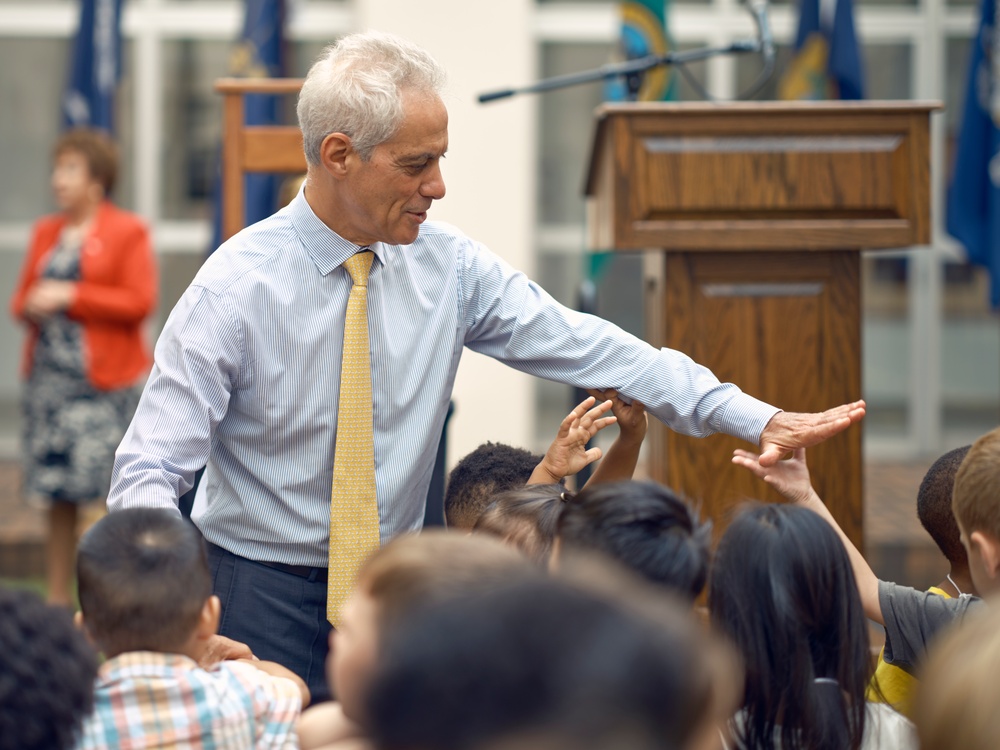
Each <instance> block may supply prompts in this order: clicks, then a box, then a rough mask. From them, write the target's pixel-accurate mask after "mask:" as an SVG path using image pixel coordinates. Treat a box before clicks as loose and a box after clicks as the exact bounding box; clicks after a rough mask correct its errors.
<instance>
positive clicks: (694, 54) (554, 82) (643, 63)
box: [478, 39, 761, 104]
mask: <svg viewBox="0 0 1000 750" xmlns="http://www.w3.org/2000/svg"><path fill="white" fill-rule="evenodd" d="M760 51H761V43H760V42H758V41H756V40H749V39H744V40H739V41H735V42H732V43H731V44H727V45H725V46H722V47H699V48H697V49H691V50H686V51H683V52H667V53H666V54H663V55H646V56H645V57H637V58H635V59H634V60H626V61H624V62H620V63H609V64H607V65H602V66H601V67H599V68H596V69H594V70H585V71H583V72H580V73H569V74H567V75H561V76H553V77H552V78H543V79H542V80H540V81H537V82H535V83H533V84H531V85H530V86H522V87H520V88H509V89H500V90H498V91H488V92H486V93H485V94H480V95H479V97H478V99H479V103H480V104H485V103H487V102H493V101H496V100H497V99H506V98H507V97H508V96H514V95H516V94H537V93H541V92H543V91H552V90H553V89H561V88H566V87H567V86H576V85H578V84H581V83H592V82H594V81H608V80H612V79H614V78H618V77H620V76H621V77H624V78H625V81H626V88H627V89H628V92H629V95H630V96H631V98H632V99H635V98H636V97H637V96H638V93H639V87H640V85H641V83H642V75H643V74H644V73H645V72H646V71H648V70H652V69H653V68H656V67H658V66H660V65H683V64H685V63H690V62H697V61H698V60H705V59H707V58H709V57H715V56H716V55H732V54H742V53H747V52H760Z"/></svg>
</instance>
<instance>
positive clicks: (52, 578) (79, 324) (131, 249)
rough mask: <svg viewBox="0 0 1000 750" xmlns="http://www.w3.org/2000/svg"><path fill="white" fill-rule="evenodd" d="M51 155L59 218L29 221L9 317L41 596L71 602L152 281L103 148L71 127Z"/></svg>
mask: <svg viewBox="0 0 1000 750" xmlns="http://www.w3.org/2000/svg"><path fill="white" fill-rule="evenodd" d="M53 154H54V162H55V165H54V169H53V172H52V190H53V193H54V195H55V200H56V203H57V205H58V206H59V209H60V211H59V213H57V214H53V215H51V216H46V217H44V218H42V219H41V220H39V221H38V223H37V224H36V225H35V228H34V232H33V235H32V240H31V247H30V249H29V251H28V256H27V258H26V260H25V263H24V268H23V269H22V272H21V279H20V282H19V284H18V286H17V289H16V290H15V292H14V297H13V299H12V300H11V310H12V312H13V314H14V316H15V317H16V318H17V319H18V320H20V321H21V322H23V323H24V325H25V326H26V328H27V333H28V335H27V339H26V342H25V350H24V359H23V362H22V372H23V375H24V378H25V393H24V399H23V404H24V476H25V490H26V494H27V496H28V497H29V498H31V499H35V500H38V499H41V500H43V501H46V502H47V504H48V506H49V538H48V550H47V553H48V583H49V599H50V601H52V602H53V603H59V604H69V603H70V580H71V578H72V571H73V564H74V559H75V556H76V527H77V508H78V506H79V505H80V504H81V503H84V502H87V501H91V500H95V499H98V498H103V497H105V496H106V495H107V491H108V486H109V483H110V480H111V468H112V463H113V461H114V452H115V449H116V448H117V447H118V443H119V442H120V441H121V438H122V435H123V434H124V432H125V429H126V428H127V427H128V423H129V421H130V420H131V418H132V412H133V411H134V409H135V405H136V403H137V401H138V395H139V389H140V387H141V381H142V380H143V379H144V377H145V375H146V373H147V371H148V369H149V365H150V361H151V358H150V354H149V349H148V347H147V345H146V342H145V340H144V337H143V331H142V329H143V321H144V320H145V319H146V317H147V316H148V315H149V314H150V313H151V312H152V310H153V308H154V306H155V304H156V291H157V274H156V263H155V258H154V256H153V251H152V247H151V246H150V241H149V232H148V231H147V229H146V226H145V225H144V224H143V223H142V221H141V220H140V219H139V218H138V217H137V216H135V215H134V214H131V213H128V212H127V211H123V210H121V209H119V208H116V207H115V206H114V205H112V203H111V202H110V201H109V200H108V195H109V193H110V191H111V188H112V187H113V186H114V182H115V176H116V174H117V171H118V158H117V152H116V150H115V147H114V144H113V143H112V142H111V140H110V139H109V138H108V137H107V136H105V135H104V134H102V133H100V132H98V131H93V130H86V129H77V130H72V131H69V132H67V133H66V134H65V135H63V136H62V138H60V139H59V141H58V142H57V143H56V146H55V149H54V150H53Z"/></svg>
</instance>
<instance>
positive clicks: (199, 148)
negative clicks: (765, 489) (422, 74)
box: [0, 0, 1000, 585]
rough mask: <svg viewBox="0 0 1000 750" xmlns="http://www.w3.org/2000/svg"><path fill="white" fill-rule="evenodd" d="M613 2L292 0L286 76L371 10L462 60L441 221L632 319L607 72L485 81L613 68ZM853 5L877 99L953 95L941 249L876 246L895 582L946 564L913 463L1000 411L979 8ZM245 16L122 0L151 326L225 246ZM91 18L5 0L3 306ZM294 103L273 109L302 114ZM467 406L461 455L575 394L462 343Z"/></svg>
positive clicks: (871, 304) (11, 446) (12, 369)
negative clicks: (84, 23)
mask: <svg viewBox="0 0 1000 750" xmlns="http://www.w3.org/2000/svg"><path fill="white" fill-rule="evenodd" d="M842 2H846V0H842ZM619 10H620V9H619V6H618V3H615V2H608V1H607V0H589V1H588V0H576V2H563V1H562V0H502V2H501V1H500V0H493V1H492V2H488V1H487V0H475V1H473V2H470V1H469V0H425V1H424V2H420V3H414V2H402V1H400V0H353V1H349V0H288V2H287V5H286V8H285V18H284V48H285V68H286V70H285V74H286V75H288V76H292V77H301V76H304V75H305V73H306V72H307V70H308V68H309V65H310V64H311V62H312V61H313V59H314V58H315V57H316V55H317V54H318V53H319V51H320V50H321V49H322V48H323V46H325V45H326V44H327V43H329V42H330V41H332V40H333V39H335V38H336V37H337V36H338V35H341V34H344V33H347V32H349V31H354V30H357V29H362V28H368V27H374V28H381V29H384V30H387V31H392V32H395V33H399V34H401V35H403V36H407V37H408V38H410V39H413V40H414V41H416V42H418V43H420V44H422V45H423V46H425V47H426V48H427V49H428V50H429V51H430V52H431V53H432V54H434V55H435V56H436V57H438V59H439V60H441V62H442V63H444V65H445V66H446V67H447V68H448V69H449V71H450V73H451V76H452V79H451V85H450V90H449V95H448V100H447V104H448V106H449V110H450V112H451V127H450V130H451V149H450V151H449V154H448V158H447V161H446V162H445V165H444V169H445V177H446V180H448V188H449V196H448V197H447V198H446V199H445V200H444V201H442V203H441V204H440V206H436V207H435V209H434V212H433V213H432V217H431V218H432V219H439V220H446V221H450V222H452V223H455V224H457V225H458V226H460V227H461V228H462V229H463V230H464V231H466V232H467V233H468V234H470V235H471V236H472V237H474V238H476V239H479V240H482V241H483V242H485V243H486V244H487V245H489V246H490V247H491V248H492V249H493V250H494V251H496V252H498V253H499V254H500V255H502V256H504V257H505V258H507V259H508V260H509V261H510V262H511V263H512V264H513V265H514V266H516V267H519V268H521V269H523V270H525V271H526V272H527V273H529V275H531V276H532V277H533V278H534V279H536V280H537V281H538V282H539V283H540V284H541V285H542V286H543V287H544V288H546V289H547V290H548V291H549V292H550V293H551V294H552V295H553V296H555V297H556V298H557V299H558V300H560V301H561V302H563V303H565V304H568V305H574V306H575V305H576V303H577V295H578V293H579V288H580V284H581V282H582V281H583V280H584V279H586V278H592V279H593V280H594V282H595V284H596V289H597V306H598V307H597V311H598V313H599V314H601V315H602V316H604V317H608V318H610V319H611V320H613V321H615V322H617V323H618V324H620V325H621V326H623V327H624V328H626V329H628V330H630V331H632V332H634V333H636V334H637V335H639V336H642V334H643V330H642V328H643V323H642V317H643V316H642V299H641V295H640V294H638V290H639V289H641V283H640V280H641V258H640V257H639V256H637V255H630V254H615V255H612V256H608V257H602V258H601V259H600V262H595V261H594V259H593V258H592V257H591V256H590V254H589V253H588V248H587V246H586V241H585V219H584V216H585V203H584V199H583V197H582V185H583V175H584V170H585V167H586V165H587V160H588V150H589V146H590V140H591V137H592V123H593V117H592V112H593V109H594V108H595V106H597V105H598V104H599V103H600V102H601V101H602V100H604V98H605V96H606V91H605V89H604V88H603V87H602V86H601V85H599V84H590V85H586V86H579V87H574V88H571V89H565V90H561V91H556V92H552V93H549V94H545V95H543V96H522V97H517V98H514V99H510V100H506V101H502V102H497V103H494V104H490V105H479V104H477V103H476V102H475V95H476V94H478V93H480V92H483V91H487V90H490V89H494V88H498V87H504V86H509V85H523V84H528V83H531V82H532V81H534V80H536V79H539V78H544V77H548V76H553V75H558V74H563V73H571V72H577V71H581V70H586V69H590V68H594V67H597V66H600V65H602V64H605V63H607V62H609V61H610V60H612V59H613V56H614V54H615V50H616V49H617V48H618V44H619V39H620V36H621V17H620V12H619ZM853 10H854V23H855V27H856V30H857V39H858V43H859V48H860V53H861V61H862V63H863V68H862V70H863V78H864V85H865V94H866V98H869V99H920V100H938V101H940V102H942V103H943V105H944V109H943V111H941V112H939V113H937V114H935V115H934V116H933V131H932V136H933V139H932V174H933V210H934V238H933V244H932V245H930V246H927V247H914V248H907V249H903V250H899V251H893V252H888V253H887V252H880V253H878V254H866V255H865V257H864V260H863V273H864V277H863V285H864V298H863V305H864V309H863V340H864V352H863V368H864V369H863V393H861V394H859V396H862V397H864V398H865V399H866V400H867V402H868V408H869V411H868V416H867V418H866V419H865V421H864V427H863V429H864V449H865V457H866V462H867V466H868V469H867V475H866V480H867V481H866V485H867V496H868V500H867V502H868V524H867V529H866V531H867V535H868V537H867V540H868V545H869V551H870V553H871V554H873V555H875V557H873V562H875V563H876V569H879V568H878V566H879V563H878V561H879V559H884V560H885V561H886V562H885V564H887V565H888V564H890V563H891V564H892V565H895V566H897V568H898V569H899V570H901V571H902V572H901V573H897V574H896V575H895V579H896V580H899V581H901V582H905V581H912V582H913V583H915V584H916V585H925V584H924V583H923V582H922V581H923V579H922V578H920V576H923V575H925V573H924V572H922V571H923V568H924V567H926V565H925V562H926V564H927V565H933V558H932V557H930V556H927V557H926V558H925V557H922V555H923V554H924V553H923V552H922V551H921V550H924V549H925V547H926V545H929V544H930V540H929V539H925V538H924V537H922V532H920V530H919V526H916V520H915V516H914V512H913V508H914V497H915V492H916V487H917V484H918V483H919V480H920V477H921V476H922V473H923V470H924V469H925V468H926V467H927V466H928V465H929V464H930V462H931V461H932V460H933V459H934V458H935V457H937V456H938V455H940V454H941V453H943V452H944V451H945V450H948V449H950V448H952V447H956V446H959V445H962V444H965V443H968V442H971V441H972V440H973V439H974V438H975V437H977V436H978V435H980V434H982V433H983V432H986V431H987V430H989V429H992V428H993V427H994V426H996V424H997V423H998V421H1000V419H998V416H1000V327H998V324H997V318H996V316H995V314H994V313H993V312H992V310H991V308H990V304H989V277H988V275H987V274H986V272H985V271H984V270H983V269H982V268H979V267H976V266H972V265H969V264H968V263H966V261H965V258H966V253H965V249H964V248H963V247H962V245H961V244H959V243H958V242H957V241H956V240H954V239H953V238H951V237H950V236H949V235H948V234H947V233H946V232H945V228H944V227H945V222H944V196H945V191H946V189H947V185H948V182H949V180H950V178H951V173H952V164H953V161H954V153H955V149H956V141H957V136H958V132H959V126H960V122H961V112H962V106H963V103H964V99H965V94H966V89H967V78H968V68H969V58H970V53H971V50H972V43H973V39H974V38H975V37H976V34H977V30H978V27H979V7H978V4H974V3H973V2H972V1H971V0H912V1H911V0H857V2H856V3H855V4H854V8H853ZM244 11H245V8H244V3H243V2H242V0H125V2H124V6H123V13H122V19H121V35H122V75H121V80H120V84H119V87H118V91H117V99H116V105H115V118H116V120H115V128H116V136H117V139H118V141H119V144H120V147H121V153H122V161H123V172H122V174H121V177H120V184H119V187H118V188H117V189H116V192H115V199H116V201H117V202H118V203H119V205H122V206H124V207H125V208H128V209H131V210H134V211H136V212H137V213H139V214H140V215H142V216H143V217H144V218H145V219H146V220H147V221H148V222H149V224H150V225H151V227H152V229H153V232H154V243H155V247H156V251H157V254H158V258H159V261H160V268H161V276H162V288H161V303H160V308H159V314H158V316H157V317H156V320H155V323H154V324H153V325H152V330H151V331H150V335H151V336H153V337H155V336H156V334H157V332H158V330H159V328H160V327H161V326H162V322H163V321H164V320H165V318H166V316H167V314H169V311H170V309H171V307H172V306H173V304H174V302H175V301H176V299H177V298H178V296H179V295H180V294H181V292H182V291H183V290H184V288H185V287H186V286H187V284H188V283H189V282H190V280H191V278H192V276H193V275H194V273H195V272H196V271H197V269H198V267H199V266H200V264H201V262H202V260H203V259H204V257H205V254H206V252H207V251H208V250H209V247H210V245H211V243H212V219H213V191H214V189H215V179H216V168H217V167H216V164H217V154H218V149H219V139H220V133H221V99H220V97H219V96H218V95H217V94H215V93H214V91H213V82H214V81H215V80H216V79H217V78H219V77H222V76H225V75H228V74H230V73H231V72H232V71H233V70H234V67H235V66H237V65H238V60H237V59H236V57H235V56H236V55H238V53H239V48H238V47H237V46H236V44H235V42H236V40H237V39H238V37H239V35H240V31H241V28H242V26H243V22H244ZM798 19H799V10H798V7H797V6H796V5H795V4H794V3H793V4H789V3H788V2H780V1H777V2H774V3H773V5H772V9H771V23H772V25H773V29H774V36H775V40H776V43H777V67H778V71H777V73H776V75H774V76H773V77H772V78H771V79H770V81H769V82H768V84H767V85H766V86H765V87H764V88H763V90H762V91H761V92H760V94H759V96H758V97H757V98H776V96H777V90H778V83H779V80H780V77H781V73H782V71H783V69H784V68H785V66H786V65H787V63H788V61H789V60H790V59H791V58H792V56H793V44H794V41H795V35H796V29H797V26H798ZM78 20H79V4H78V3H77V2H76V1H75V0H37V1H35V2H24V1H23V0H0V175H2V177H3V179H2V180H0V295H2V296H3V298H4V299H5V300H6V299H8V298H9V296H10V292H11V290H12V288H13V285H14V283H15V280H16V277H17V273H18V271H19V269H20V266H21V263H22V260H23V254H24V251H25V248H26V245H27V242H28V236H29V231H30V227H31V223H32V221H33V220H34V219H35V218H36V217H37V216H39V215H40V214H42V213H44V212H47V211H49V210H52V207H53V205H52V202H51V198H50V195H49V188H48V178H49V169H50V154H49V149H50V148H51V145H52V143H53V142H54V141H55V139H56V137H57V135H58V133H59V131H60V128H61V121H60V116H59V111H60V100H61V97H62V95H63V92H64V89H65V87H66V81H67V71H68V68H69V66H70V59H71V54H72V46H73V39H74V36H75V34H76V30H77V24H78ZM667 28H668V32H669V36H670V37H671V38H672V42H673V44H674V45H676V48H679V49H689V48H693V47H700V46H705V45H713V46H716V45H724V44H726V43H728V42H730V41H732V40H734V39H745V38H753V36H754V33H755V29H754V25H753V21H752V18H751V16H750V15H749V14H748V13H747V11H746V9H745V8H744V7H743V6H742V5H740V4H739V3H737V2H736V1H735V0H703V1H700V0H688V1H687V2H675V3H671V4H670V5H669V7H668V9H667ZM760 68H761V63H760V61H759V60H758V59H757V57H756V56H753V55H746V56H740V57H727V56H720V57H715V58H712V59H710V60H708V61H706V62H703V63H698V64H694V65H691V66H689V72H690V75H691V77H692V78H693V80H694V83H692V82H691V81H689V80H686V79H683V78H678V80H677V81H676V83H675V89H674V92H675V94H676V97H677V98H678V99H680V100H696V99H701V98H702V93H701V92H700V91H699V89H700V88H704V89H705V90H707V91H708V92H709V93H711V95H713V96H714V97H716V98H718V99H721V100H726V99H732V98H735V97H736V96H737V94H738V92H740V91H743V90H745V89H746V88H747V87H748V86H749V85H750V84H751V83H752V82H753V81H754V79H755V78H756V77H757V75H758V73H759V71H760ZM293 105H294V103H293V102H287V103H285V104H284V105H283V107H282V111H283V112H284V116H285V117H286V118H288V119H289V121H291V117H292V115H293V109H294V106H293ZM986 158H987V156H986V155H985V153H984V156H983V159H984V160H985V159H986ZM21 340H22V336H21V332H20V330H19V329H18V328H17V327H16V326H15V324H14V323H13V321H12V320H11V319H10V318H9V316H0V351H3V352H4V353H5V354H4V356H3V357H2V358H0V460H2V466H3V480H2V483H0V494H2V495H3V497H4V498H5V499H4V500H3V502H2V503H0V534H3V536H2V537H0V577H3V576H5V575H11V574H13V573H14V572H16V571H15V570H14V568H15V567H17V566H18V565H21V567H23V568H24V569H25V570H28V569H30V568H31V567H32V564H29V563H28V562H25V561H28V560H29V559H30V555H31V554H33V553H32V552H31V549H33V548H31V547H30V546H23V547H21V546H18V545H20V544H21V542H22V541H24V540H27V541H24V543H25V544H26V545H29V543H31V533H32V532H31V529H32V528H33V526H32V524H34V523H35V521H34V520H33V517H32V516H31V515H30V511H28V510H26V509H22V508H21V506H20V505H18V503H19V492H18V489H17V485H16V483H17V466H16V461H17V456H18V435H19V377H18V372H17V364H18V359H19V357H18V353H19V351H20V346H21ZM779 405H780V404H779ZM455 406H456V412H455V416H454V418H453V420H452V423H451V428H450V434H449V461H450V462H454V461H455V460H456V459H457V458H459V457H461V456H462V455H464V454H465V453H466V452H468V451H469V450H472V449H473V448H474V447H475V446H476V445H478V444H479V443H481V442H483V441H484V440H487V439H491V440H500V441H503V442H508V443H512V444H515V445H524V446H526V447H531V448H534V449H537V450H541V449H543V448H544V446H545V445H546V444H547V443H548V442H549V440H551V436H552V435H553V434H554V431H555V428H556V426H557V425H558V423H559V421H560V420H561V418H562V417H563V416H564V415H565V414H566V413H567V411H568V410H569V408H570V407H571V394H570V392H569V389H568V388H566V387H564V386H561V385H557V384H552V383H547V382H542V381H537V380H534V379H531V378H528V377H526V376H522V375H519V374H517V373H512V372H510V371H509V370H507V368H504V367H503V366H500V365H497V364H496V363H493V362H489V361H486V360H484V359H483V358H481V357H478V356H476V355H472V354H467V355H466V358H465V360H464V361H463V365H462V369H461V370H460V373H459V380H458V383H457V384H456V391H455ZM887 498H888V499H887ZM892 498H895V500H892ZM5 540H6V543H5V544H4V541H5ZM924 541H925V542H926V545H925V544H924ZM878 555H881V556H882V558H879V557H878ZM17 561H21V562H17ZM928 561H929V562H928ZM22 563H23V564H22ZM880 572H882V571H881V570H880ZM885 575H886V576H887V577H889V578H893V577H894V576H893V574H892V573H891V572H889V571H886V572H885ZM926 575H930V576H931V577H933V576H934V575H936V576H937V578H934V579H933V580H935V581H936V580H937V579H938V578H940V575H939V574H938V573H926ZM914 577H917V579H918V580H914ZM928 582H930V581H928Z"/></svg>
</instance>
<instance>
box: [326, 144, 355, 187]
mask: <svg viewBox="0 0 1000 750" xmlns="http://www.w3.org/2000/svg"><path fill="white" fill-rule="evenodd" d="M354 156H356V154H355V151H354V146H353V145H351V139H350V138H349V137H348V136H346V135H344V134H343V133H330V134H329V135H328V136H327V137H326V138H324V139H323V143H321V144H320V147H319V161H320V164H321V165H322V167H323V169H325V170H326V171H327V172H328V173H329V174H331V175H332V176H333V177H336V178H338V179H341V178H343V177H345V176H346V175H347V172H348V168H349V163H350V161H351V158H352V157H354Z"/></svg>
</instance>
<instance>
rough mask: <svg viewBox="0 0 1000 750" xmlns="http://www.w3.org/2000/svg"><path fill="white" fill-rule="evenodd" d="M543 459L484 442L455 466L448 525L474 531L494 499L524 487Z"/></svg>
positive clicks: (448, 495) (450, 479)
mask: <svg viewBox="0 0 1000 750" xmlns="http://www.w3.org/2000/svg"><path fill="white" fill-rule="evenodd" d="M542 458H544V456H539V455H535V454H534V453H532V452H531V451H526V450H524V449H523V448H514V447H513V446H510V445H504V444H503V443H484V444H483V445H480V446H479V447H478V448H476V449H475V450H474V451H472V453H470V454H468V455H467V456H466V457H465V458H463V459H462V460H461V461H459V462H458V464H456V466H455V468H454V469H452V470H451V474H450V475H449V477H448V490H447V492H445V496H444V516H445V519H446V520H447V521H448V526H450V527H452V528H458V529H472V527H473V526H475V525H476V521H478V520H479V516H481V515H482V513H483V511H484V510H486V506H488V505H489V504H490V502H492V500H493V497H494V496H495V495H497V494H499V493H501V492H506V491H507V490H514V489H517V488H519V487H523V486H524V485H525V484H527V482H528V480H529V479H530V478H531V472H533V471H534V470H535V467H536V466H537V465H538V464H539V462H540V461H541V460H542Z"/></svg>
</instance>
